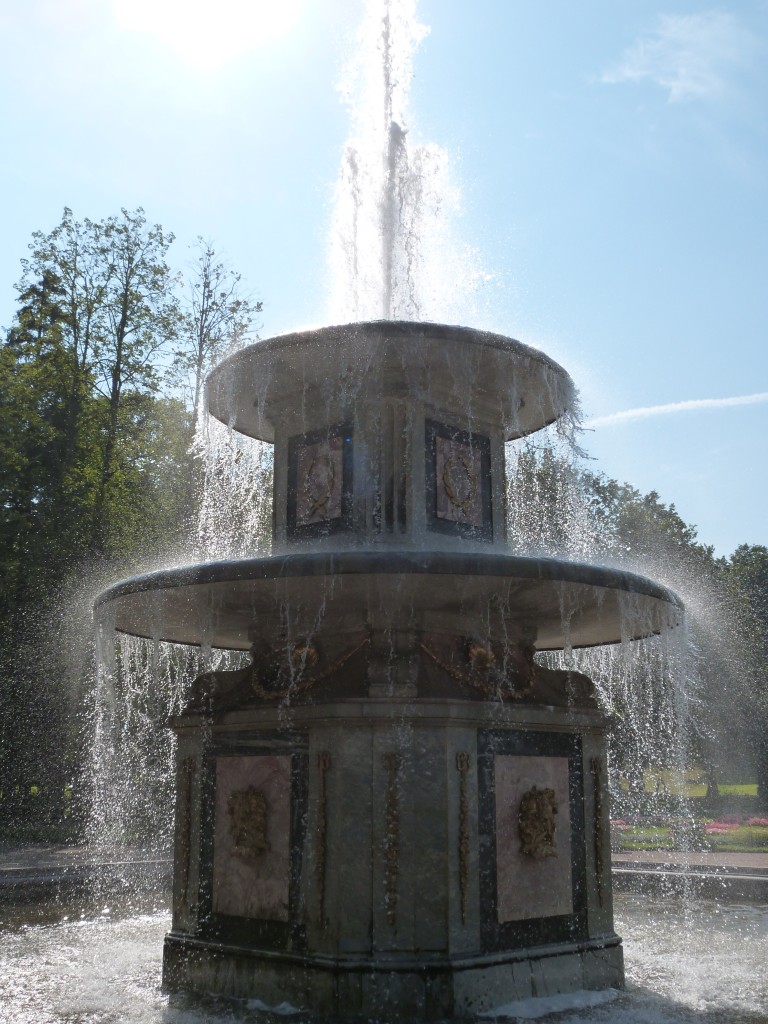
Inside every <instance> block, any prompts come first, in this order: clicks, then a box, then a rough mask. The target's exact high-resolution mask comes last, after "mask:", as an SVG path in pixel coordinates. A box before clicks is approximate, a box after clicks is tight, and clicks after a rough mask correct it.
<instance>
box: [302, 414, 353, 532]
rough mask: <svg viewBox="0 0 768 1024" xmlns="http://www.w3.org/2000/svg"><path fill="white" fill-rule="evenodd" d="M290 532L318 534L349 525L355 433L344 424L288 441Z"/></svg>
mask: <svg viewBox="0 0 768 1024" xmlns="http://www.w3.org/2000/svg"><path fill="white" fill-rule="evenodd" d="M288 461H289V486H288V510H287V512H288V517H287V518H288V532H289V534H290V535H291V536H294V537H298V536H303V535H306V536H316V535H318V534H321V533H327V532H332V531H335V530H338V529H342V528H345V527H346V526H348V525H349V514H350V510H351V498H352V435H351V432H350V431H349V430H347V429H345V428H344V427H334V428H332V429H330V430H327V431H314V432H313V433H310V434H303V435H300V436H297V437H292V438H291V439H290V441H289V443H288Z"/></svg>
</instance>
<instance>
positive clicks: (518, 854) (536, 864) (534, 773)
mask: <svg viewBox="0 0 768 1024" xmlns="http://www.w3.org/2000/svg"><path fill="white" fill-rule="evenodd" d="M494 774H495V781H496V880H497V881H496V884H497V893H498V908H497V911H498V919H499V923H504V922H505V921H525V920H528V919H530V918H538V917H553V916H556V915H559V914H572V913H573V886H572V876H571V815H570V804H569V800H568V758H567V757H522V756H519V755H515V754H497V755H496V757H495V758H494ZM534 786H535V787H536V788H537V789H552V790H554V793H555V799H556V800H557V814H556V815H555V835H554V856H550V857H544V858H542V859H539V860H537V859H535V858H533V857H531V856H530V855H528V854H525V853H523V852H522V849H521V841H520V832H519V827H518V813H519V810H520V802H521V800H522V798H523V796H524V794H525V793H527V792H529V790H531V789H532V788H533V787H534Z"/></svg>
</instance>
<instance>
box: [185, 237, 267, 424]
mask: <svg viewBox="0 0 768 1024" xmlns="http://www.w3.org/2000/svg"><path fill="white" fill-rule="evenodd" d="M197 250H198V255H197V259H196V260H195V262H194V263H193V264H192V273H191V274H190V275H189V276H188V280H187V293H186V298H185V300H184V319H183V328H182V331H181V332H180V335H179V337H178V339H177V346H176V349H175V352H174V362H173V368H174V374H175V377H176V379H177V380H178V381H179V382H180V383H181V384H182V386H183V387H185V389H187V390H188V391H189V393H190V394H191V397H192V423H193V424H194V423H197V417H198V414H199V411H200V402H201V398H202V389H203V381H204V380H205V376H206V374H207V373H208V371H209V370H210V369H211V367H212V366H213V365H214V364H215V363H217V362H218V361H219V360H220V359H221V358H222V356H223V355H224V354H225V353H226V352H227V351H231V350H233V349H236V348H239V347H240V346H241V345H242V344H243V343H244V342H245V340H246V339H247V338H248V337H249V336H250V335H251V334H252V333H253V331H254V330H255V328H254V317H255V316H256V314H257V313H260V312H261V308H262V304H261V302H256V303H253V302H251V300H250V299H249V298H247V297H246V296H244V295H242V294H241V288H242V284H241V277H240V274H236V273H235V272H234V271H232V270H231V269H230V268H229V267H228V266H227V265H226V264H225V263H223V262H220V261H219V260H218V257H217V255H216V252H215V250H214V248H213V245H212V243H211V242H206V241H204V239H202V238H198V239H197Z"/></svg>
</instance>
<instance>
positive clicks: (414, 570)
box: [96, 551, 682, 650]
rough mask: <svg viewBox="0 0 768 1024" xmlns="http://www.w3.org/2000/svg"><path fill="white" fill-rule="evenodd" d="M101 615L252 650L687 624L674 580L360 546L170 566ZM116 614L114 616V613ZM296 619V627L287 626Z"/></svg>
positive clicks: (618, 631)
mask: <svg viewBox="0 0 768 1024" xmlns="http://www.w3.org/2000/svg"><path fill="white" fill-rule="evenodd" d="M96 611H97V615H98V616H99V618H100V620H101V621H103V622H104V623H106V624H114V626H115V627H116V628H117V629H118V630H120V631H121V632H124V633H129V634H133V635H136V636H142V637H148V638H152V639H158V640H170V641H173V642H176V643H184V644H207V645H210V646H212V647H217V648H224V649H229V650H248V649H249V648H250V647H251V645H252V644H253V642H254V641H258V640H259V639H260V638H262V637H265V636H268V637H275V636H279V635H281V634H285V633H286V630H287V629H288V628H290V633H291V635H292V636H293V637H301V636H304V637H312V636H317V635H321V634H322V632H323V631H324V630H331V631H332V632H334V633H336V634H339V633H358V632H360V631H364V630H366V629H367V628H369V627H370V625H371V623H372V622H375V624H376V628H377V629H380V630H386V629H398V630H416V631H424V632H436V633H454V634H461V635H465V636H471V635H476V636H486V635H488V634H489V633H497V632H498V630H499V629H501V630H503V631H508V632H509V633H510V634H511V635H515V636H523V637H525V638H526V639H527V640H528V641H530V642H531V643H532V644H533V645H534V646H535V648H536V649H537V650H559V649H562V648H564V647H568V646H572V647H590V646H593V645H596V644H604V643H616V642H619V641H622V640H627V639H638V638H640V637H644V636H650V635H653V634H655V633H660V632H662V631H664V630H666V629H669V628H673V627H675V626H677V625H679V623H680V621H681V618H682V604H681V602H680V600H679V598H678V597H677V596H676V595H675V594H674V593H672V592H671V591H669V590H667V589H666V588H665V587H663V586H660V585H659V584H657V583H654V582H653V581H652V580H649V579H646V578H645V577H643V576H638V575H636V574H634V573H630V572H624V571H622V570H619V569H612V568H607V567H604V566H595V565H588V564H583V563H578V562H567V561H563V560H560V559H555V558H534V557H523V556H518V555H498V554H476V555H475V554H452V553H446V552H424V553H412V552H397V551H395V552H390V551H387V552H380V551H348V552H340V553H336V554H330V553H325V552H323V553H319V554H317V553H315V554H289V555H276V556H271V557H267V558H247V559H239V560H233V561H225V562H208V563H203V564H199V565H190V566H182V567H178V568H173V569H164V570H161V571H159V572H153V573H147V574H146V575H141V576H135V577H132V578H131V579H127V580H124V581H122V582H121V583H117V584H116V585H115V586H113V587H111V588H110V589H109V590H106V591H104V592H103V593H102V594H101V595H100V597H99V598H98V600H97V602H96ZM113 616H114V618H113ZM287 624H289V626H288V625H287Z"/></svg>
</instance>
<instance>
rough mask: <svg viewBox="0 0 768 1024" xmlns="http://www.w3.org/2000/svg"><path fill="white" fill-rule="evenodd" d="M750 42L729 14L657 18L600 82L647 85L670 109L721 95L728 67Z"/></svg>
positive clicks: (749, 46) (601, 77)
mask: <svg viewBox="0 0 768 1024" xmlns="http://www.w3.org/2000/svg"><path fill="white" fill-rule="evenodd" d="M753 44H754V40H753V38H752V36H751V35H750V34H749V33H748V32H747V31H746V30H745V29H744V28H742V27H741V26H740V25H739V23H738V21H737V20H736V18H735V17H734V16H733V15H732V14H726V13H723V12H720V11H707V12H704V13H702V14H663V15H661V17H660V18H659V23H658V28H657V29H656V30H655V31H653V32H649V33H647V34H646V35H643V36H641V37H640V38H639V39H638V40H636V42H634V43H633V44H632V46H630V47H629V49H628V50H626V51H625V53H624V54H623V56H622V58H621V60H620V61H619V63H618V64H617V65H615V66H614V67H612V68H609V69H608V70H607V71H604V72H603V74H602V75H601V76H600V80H601V81H602V82H606V83H608V84H616V83H619V82H644V81H648V82H653V83H655V84H656V85H659V86H661V87H662V88H663V89H666V90H667V98H668V100H669V102H670V103H678V102H680V101H681V100H693V99H709V98H711V97H714V96H717V95H719V94H721V93H722V92H724V91H725V83H726V75H727V72H728V70H729V67H730V66H731V65H734V64H737V63H739V62H740V61H741V60H743V58H744V57H745V55H747V54H748V53H749V52H750V51H751V50H752V48H753Z"/></svg>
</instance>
